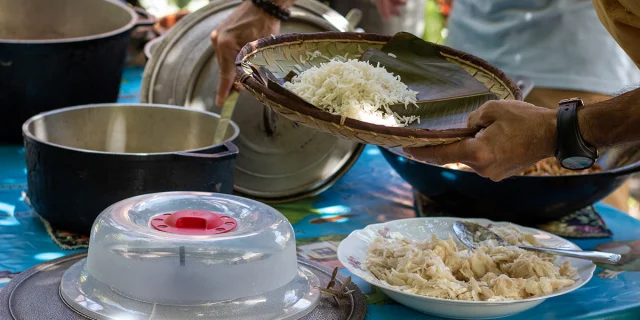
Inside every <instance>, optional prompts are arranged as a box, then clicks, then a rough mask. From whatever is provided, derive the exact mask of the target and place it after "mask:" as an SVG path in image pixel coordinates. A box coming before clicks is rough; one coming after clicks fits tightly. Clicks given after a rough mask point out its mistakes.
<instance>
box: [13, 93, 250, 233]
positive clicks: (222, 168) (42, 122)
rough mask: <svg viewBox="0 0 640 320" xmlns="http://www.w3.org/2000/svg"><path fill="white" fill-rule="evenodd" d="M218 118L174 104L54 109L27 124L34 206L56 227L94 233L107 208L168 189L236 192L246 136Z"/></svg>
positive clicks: (26, 142) (28, 154) (28, 164)
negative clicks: (238, 142)
mask: <svg viewBox="0 0 640 320" xmlns="http://www.w3.org/2000/svg"><path fill="white" fill-rule="evenodd" d="M218 121H219V116H218V115H216V114H213V113H209V112H203V111H196V110H192V109H186V108H181V107H173V106H162V105H150V104H132V105H123V104H103V105H87V106H79V107H71V108H65V109H60V110H54V111H51V112H47V113H44V114H40V115H37V116H34V117H32V118H31V119H29V120H28V121H27V122H25V123H24V125H23V127H22V130H23V134H24V141H25V150H26V160H27V174H28V176H27V179H28V180H27V181H28V185H29V188H28V192H27V196H28V200H29V201H30V203H31V206H32V207H33V209H34V210H35V212H37V213H38V214H39V215H40V216H41V217H42V218H44V219H45V220H47V221H48V222H49V223H50V224H51V225H52V226H53V227H54V228H58V229H61V230H65V231H71V232H78V233H82V234H89V233H90V230H91V225H92V224H93V222H94V220H95V218H96V217H97V216H98V214H99V213H100V212H102V210H104V209H105V208H107V207H108V206H110V205H111V204H113V203H116V202H118V201H120V200H122V199H127V198H130V197H133V196H137V195H141V194H148V193H156V192H164V191H206V192H219V193H228V194H230V193H231V192H232V190H233V173H234V167H235V159H236V156H237V153H238V149H237V148H236V146H235V145H234V144H233V142H232V141H233V140H235V139H236V137H237V136H238V134H239V130H238V127H237V126H236V124H235V123H233V122H230V124H229V127H228V129H227V132H226V135H225V138H224V141H222V142H220V143H216V144H213V141H212V139H213V136H214V132H215V129H216V126H217V124H218Z"/></svg>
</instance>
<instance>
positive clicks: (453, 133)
mask: <svg viewBox="0 0 640 320" xmlns="http://www.w3.org/2000/svg"><path fill="white" fill-rule="evenodd" d="M390 39H391V36H383V35H379V34H372V33H356V32H333V31H332V32H317V33H291V34H284V35H281V36H277V37H270V38H262V39H258V40H256V41H253V42H250V43H248V44H246V45H245V46H244V47H243V48H242V50H241V51H240V53H239V54H238V56H237V58H236V71H237V79H239V81H240V82H241V83H242V84H243V85H244V86H247V87H249V88H251V89H252V91H254V92H256V93H258V94H262V95H263V96H264V97H265V98H267V99H268V100H271V101H273V102H274V103H277V104H279V105H281V106H283V107H285V108H287V109H290V110H292V111H295V112H298V113H300V114H303V115H305V116H307V117H310V118H312V119H317V120H320V121H324V122H329V123H331V124H333V125H335V126H338V127H341V128H343V129H344V128H349V129H357V130H364V131H368V132H371V133H373V134H379V135H385V136H396V137H398V138H400V137H402V138H423V139H440V138H445V139H446V138H459V137H473V136H474V135H475V134H476V133H477V132H478V129H476V128H456V129H445V130H429V129H424V128H409V127H388V126H383V125H378V124H373V123H369V122H364V121H360V120H356V119H352V118H346V119H345V120H344V123H341V122H342V117H341V116H339V115H335V114H331V113H329V112H326V111H324V110H321V109H318V108H316V107H315V106H313V105H310V104H308V103H302V102H299V101H295V100H292V99H290V98H288V97H285V96H283V95H281V94H279V93H277V92H275V91H273V90H271V89H269V88H267V87H266V86H265V85H263V84H262V83H260V82H258V81H257V80H256V79H255V78H254V77H253V76H252V72H251V73H250V72H247V71H246V70H245V69H244V68H243V66H242V63H243V62H245V61H247V60H249V59H250V58H251V57H252V56H253V55H255V54H256V53H258V52H260V51H262V50H267V49H269V48H272V47H278V46H282V45H287V44H293V43H304V42H327V41H329V42H359V43H370V44H385V43H387V42H388V41H389V40H390ZM436 46H437V48H438V49H439V50H440V52H441V53H443V54H444V55H447V56H452V57H455V58H459V59H461V60H463V61H467V62H469V63H471V64H472V65H474V66H476V67H479V68H480V69H483V70H484V71H487V72H489V73H490V74H492V75H493V76H494V77H495V78H496V79H497V80H499V81H500V82H501V83H502V84H504V85H505V86H506V88H507V89H508V90H509V92H510V93H511V94H512V95H513V97H514V99H515V100H522V92H521V91H520V88H519V87H518V86H517V85H516V83H515V82H514V81H513V80H511V79H510V78H509V77H508V76H507V75H506V74H505V73H504V72H503V71H502V70H500V69H498V68H497V67H495V66H493V65H491V64H490V63H488V62H487V61H485V60H482V59H480V58H478V57H476V56H474V55H471V54H468V53H465V52H462V51H459V50H456V49H453V48H450V47H447V46H443V45H438V44H436Z"/></svg>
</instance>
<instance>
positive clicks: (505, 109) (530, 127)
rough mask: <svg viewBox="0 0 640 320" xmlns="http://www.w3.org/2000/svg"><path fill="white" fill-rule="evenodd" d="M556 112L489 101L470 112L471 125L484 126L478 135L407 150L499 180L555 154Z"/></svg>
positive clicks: (414, 156)
mask: <svg viewBox="0 0 640 320" xmlns="http://www.w3.org/2000/svg"><path fill="white" fill-rule="evenodd" d="M556 112H557V111H556V110H552V109H547V108H541V107H536V106H534V105H532V104H529V103H526V102H522V101H514V100H494V101H489V102H487V103H485V104H484V105H482V106H481V107H480V108H478V110H476V111H474V112H472V113H471V114H470V115H469V120H468V126H469V127H472V128H481V130H480V132H478V133H477V134H476V136H475V137H473V138H468V139H465V140H462V141H460V142H456V143H452V144H449V145H444V146H436V147H424V148H407V149H405V152H407V153H408V154H409V155H410V156H412V157H413V158H415V159H416V160H419V161H425V162H428V163H433V164H437V165H444V164H448V163H455V162H461V163H464V164H466V165H467V166H469V167H471V168H472V169H473V170H474V171H475V172H477V173H478V174H479V175H481V176H483V177H487V178H490V179H491V180H493V181H500V180H502V179H505V178H508V177H510V176H512V175H515V174H517V173H519V172H520V171H522V170H524V169H526V168H528V167H530V166H531V165H533V164H535V163H536V162H538V161H540V160H542V159H546V158H549V157H552V156H553V155H554V153H555V149H556V134H557V129H556V117H557V113H556Z"/></svg>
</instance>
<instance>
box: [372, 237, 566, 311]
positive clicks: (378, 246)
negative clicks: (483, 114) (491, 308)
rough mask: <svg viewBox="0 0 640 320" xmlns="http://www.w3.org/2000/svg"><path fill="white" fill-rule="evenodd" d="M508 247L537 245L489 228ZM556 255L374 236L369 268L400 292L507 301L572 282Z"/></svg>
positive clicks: (487, 245)
mask: <svg viewBox="0 0 640 320" xmlns="http://www.w3.org/2000/svg"><path fill="white" fill-rule="evenodd" d="M491 230H492V231H494V232H495V233H496V234H498V235H499V236H500V237H502V238H503V239H504V240H505V241H507V242H508V243H509V244H511V245H534V246H541V245H540V244H539V243H538V242H537V241H536V239H535V238H534V237H533V235H531V234H526V233H522V232H520V231H519V230H518V229H516V228H515V227H513V226H507V227H492V228H491ZM554 260H555V257H554V256H552V255H548V254H542V253H535V252H531V251H525V250H522V249H520V248H518V247H515V246H498V245H496V243H494V242H492V241H485V242H483V243H481V244H480V246H479V247H478V248H477V249H476V250H471V249H468V248H466V247H462V246H460V247H458V246H457V245H456V243H455V242H454V241H453V239H452V238H451V236H450V237H449V238H448V239H447V240H443V239H438V238H437V237H436V236H435V235H433V237H432V238H431V239H426V240H422V241H411V240H407V239H404V238H402V237H388V238H385V237H382V236H379V237H378V238H376V239H375V240H374V241H373V242H372V243H371V244H370V245H369V251H368V258H367V262H366V266H367V269H368V270H369V271H371V273H373V275H374V276H376V278H378V279H379V280H381V281H382V282H384V283H387V284H389V285H391V286H393V287H397V288H398V289H400V290H402V291H405V292H409V293H414V294H418V295H423V296H429V297H435V298H444V299H452V300H471V301H508V300H521V299H526V298H531V297H538V296H544V295H548V294H552V293H554V292H556V291H558V290H560V289H562V288H565V287H568V286H571V285H573V284H574V283H575V280H574V278H575V277H576V276H577V271H576V269H575V268H573V267H572V266H571V265H570V264H569V263H568V262H566V261H565V262H564V263H563V264H562V265H560V266H558V265H555V264H554Z"/></svg>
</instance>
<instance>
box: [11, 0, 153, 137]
mask: <svg viewBox="0 0 640 320" xmlns="http://www.w3.org/2000/svg"><path fill="white" fill-rule="evenodd" d="M0 8H2V10H0V113H2V114H3V115H4V117H2V121H0V144H2V143H11V144H17V143H20V142H21V141H22V137H21V132H20V126H21V124H22V123H23V122H24V121H25V120H27V119H28V118H29V117H31V116H33V115H35V114H38V113H40V112H44V111H48V110H53V109H56V108H62V107H68V106H73V105H82V104H88V103H107V102H115V101H116V100H117V98H118V92H119V88H120V80H121V76H122V69H123V67H124V63H125V59H126V54H127V46H128V44H129V40H130V37H131V31H132V30H133V29H134V28H136V27H139V26H151V25H153V24H154V23H155V19H154V18H153V17H152V16H150V15H149V14H147V13H146V12H144V11H143V10H142V9H139V8H136V9H134V8H131V7H129V6H127V5H126V4H122V3H121V2H120V1H115V0H82V1H77V0H21V1H14V0H0Z"/></svg>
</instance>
